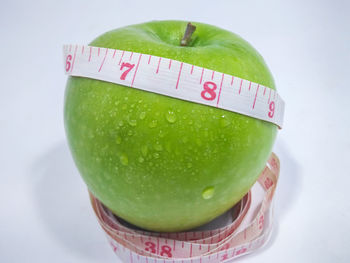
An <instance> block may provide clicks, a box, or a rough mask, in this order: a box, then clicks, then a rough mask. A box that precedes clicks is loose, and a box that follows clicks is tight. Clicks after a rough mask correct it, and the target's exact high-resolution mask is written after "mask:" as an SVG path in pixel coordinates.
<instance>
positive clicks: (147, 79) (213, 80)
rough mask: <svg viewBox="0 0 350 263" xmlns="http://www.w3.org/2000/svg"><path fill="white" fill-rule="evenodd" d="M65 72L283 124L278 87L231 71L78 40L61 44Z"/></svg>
mask: <svg viewBox="0 0 350 263" xmlns="http://www.w3.org/2000/svg"><path fill="white" fill-rule="evenodd" d="M63 52H64V60H65V71H66V73H67V74H68V75H72V76H79V77H87V78H92V79H98V80H103V81H108V82H112V83H117V84H120V85H124V86H128V87H132V88H136V89H141V90H145V91H150V92H154V93H158V94H162V95H166V96H170V97H174V98H178V99H182V100H187V101H191V102H196V103H200V104H205V105H209V106H213V107H217V108H221V109H225V110H229V111H233V112H237V113H240V114H243V115H247V116H250V117H253V118H257V119H260V120H264V121H268V122H271V123H274V124H276V125H277V126H278V127H279V128H282V125H283V114H284V101H283V100H282V98H281V97H280V96H279V94H278V93H277V91H275V90H273V89H270V88H268V87H265V86H263V85H260V84H257V83H253V82H251V81H249V80H244V79H241V78H238V77H235V76H231V75H227V74H224V73H221V72H217V71H214V70H210V69H206V68H202V67H198V66H195V65H191V64H187V63H184V62H180V61H176V60H172V59H168V58H163V57H157V56H152V55H146V54H140V53H135V52H129V51H123V50H116V49H108V48H100V47H91V46H79V45H65V46H64V48H63Z"/></svg>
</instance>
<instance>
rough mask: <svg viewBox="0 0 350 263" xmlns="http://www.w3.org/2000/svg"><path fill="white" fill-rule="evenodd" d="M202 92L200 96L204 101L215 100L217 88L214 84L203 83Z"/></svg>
mask: <svg viewBox="0 0 350 263" xmlns="http://www.w3.org/2000/svg"><path fill="white" fill-rule="evenodd" d="M203 86H204V87H203V88H204V90H203V91H202V92H201V96H202V98H203V99H205V100H214V99H215V98H216V93H215V90H216V89H217V86H216V84H215V83H214V82H211V81H206V82H204V85H203ZM207 94H208V95H209V96H208V95H207Z"/></svg>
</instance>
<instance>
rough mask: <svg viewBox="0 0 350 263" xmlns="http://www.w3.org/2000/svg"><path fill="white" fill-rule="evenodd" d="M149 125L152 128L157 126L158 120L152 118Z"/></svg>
mask: <svg viewBox="0 0 350 263" xmlns="http://www.w3.org/2000/svg"><path fill="white" fill-rule="evenodd" d="M148 127H150V128H155V127H157V120H152V121H151V122H150V123H149V124H148Z"/></svg>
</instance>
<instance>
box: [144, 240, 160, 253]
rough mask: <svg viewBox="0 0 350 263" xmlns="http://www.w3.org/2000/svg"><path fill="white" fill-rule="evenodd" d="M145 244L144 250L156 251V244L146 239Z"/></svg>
mask: <svg viewBox="0 0 350 263" xmlns="http://www.w3.org/2000/svg"><path fill="white" fill-rule="evenodd" d="M145 245H146V246H147V247H146V248H145V250H146V251H149V252H151V253H156V252H157V251H156V244H154V243H153V242H151V241H147V242H146V243H145Z"/></svg>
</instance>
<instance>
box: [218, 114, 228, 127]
mask: <svg viewBox="0 0 350 263" xmlns="http://www.w3.org/2000/svg"><path fill="white" fill-rule="evenodd" d="M229 125H230V121H229V120H227V118H226V116H225V115H222V116H221V119H220V126H221V127H223V128H224V127H227V126H229Z"/></svg>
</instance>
